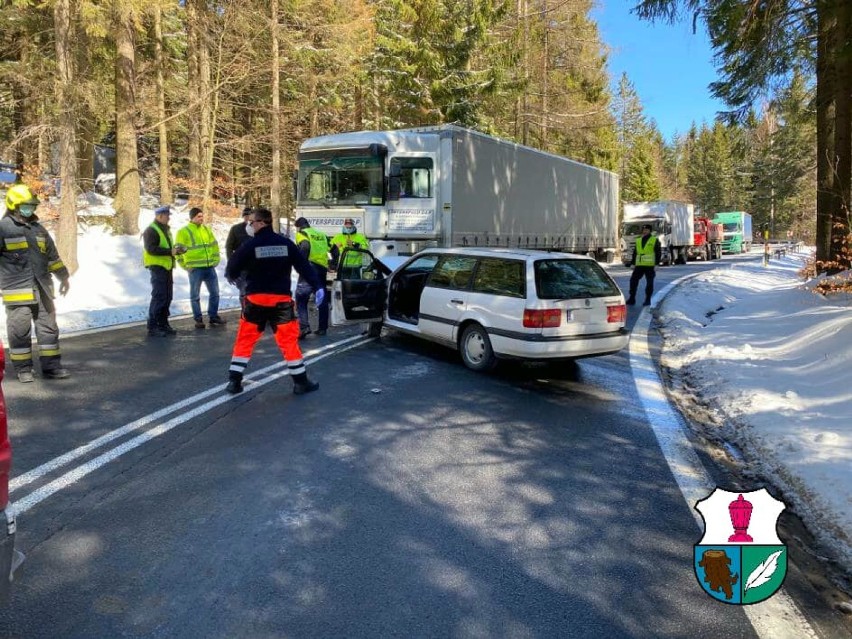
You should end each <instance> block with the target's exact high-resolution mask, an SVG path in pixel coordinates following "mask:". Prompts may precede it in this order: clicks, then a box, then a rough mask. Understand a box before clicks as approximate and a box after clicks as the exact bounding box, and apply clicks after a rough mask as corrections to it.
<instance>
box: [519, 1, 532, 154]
mask: <svg viewBox="0 0 852 639" xmlns="http://www.w3.org/2000/svg"><path fill="white" fill-rule="evenodd" d="M522 15H523V19H524V54H523V65H524V92H523V97H522V99H521V144H529V141H530V140H529V138H530V127H529V121H528V119H527V113H528V109H529V105H528V103H527V98H528V96H529V94H530V44H529V39H530V18H529V1H528V0H523V11H522Z"/></svg>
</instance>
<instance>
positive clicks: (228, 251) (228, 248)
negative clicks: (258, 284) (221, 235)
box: [225, 206, 251, 308]
mask: <svg viewBox="0 0 852 639" xmlns="http://www.w3.org/2000/svg"><path fill="white" fill-rule="evenodd" d="M250 219H251V207H250V206H247V207H246V208H244V209H243V221H242V222H237V223H236V224H234V225H233V226H232V227H231V230H230V231H228V238H227V239H226V240H225V257H226V258H227V259H229V260H230V259H231V256H232V255H233V254H234V253H236V251H237V249H238V248H240V247H241V246H242V245H243V244H245V243H246V242H247V241H248V240H249V234H248V231H247V230H246V229H247V227H248V224H249V220H250ZM234 284H235V285H236V287H237V289H239V291H240V308H244V307H245V302H246V278H245V276H243V275H241V276H240V277H238V278H236V279H235V280H234Z"/></svg>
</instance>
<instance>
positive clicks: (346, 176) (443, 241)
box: [295, 125, 619, 261]
mask: <svg viewBox="0 0 852 639" xmlns="http://www.w3.org/2000/svg"><path fill="white" fill-rule="evenodd" d="M295 182H296V184H295V192H296V210H295V215H296V217H305V218H306V219H307V220H308V221H309V222H310V223H311V226H313V227H314V228H318V229H320V230H322V231H324V232H325V233H327V234H329V235H333V234H336V233H339V232H340V228H341V226H342V224H343V221H344V220H345V219H346V218H352V219H353V220H355V224H356V226H357V227H358V230H359V231H361V232H362V233H364V234H365V235H366V236H367V238H368V239H369V240H371V249H372V250H373V252H374V253H376V254H377V255H383V254H394V253H398V254H410V253H413V252H416V251H418V250H420V249H423V248H429V247H441V248H448V247H453V246H474V247H476V246H484V247H489V246H490V247H510V248H524V249H527V248H530V249H544V250H560V251H570V252H576V253H586V254H592V255H594V256H595V257H597V258H598V259H601V260H603V259H607V260H610V261H611V260H612V259H613V257H614V255H615V251H616V249H617V247H618V190H619V185H618V175H617V174H615V173H612V172H611V171H605V170H602V169H597V168H595V167H592V166H588V165H585V164H582V163H580V162H576V161H574V160H569V159H567V158H564V157H560V156H557V155H553V154H551V153H545V152H543V151H538V150H536V149H532V148H529V147H525V146H522V145H520V144H515V143H513V142H508V141H506V140H502V139H499V138H496V137H493V136H490V135H485V134H483V133H479V132H477V131H473V130H470V129H464V128H461V127H457V126H452V125H442V126H435V127H424V128H416V129H403V130H398V131H361V132H354V133H341V134H337V135H327V136H322V137H316V138H310V139H308V140H305V141H304V142H303V143H302V145H301V147H300V149H299V156H298V172H297V174H296V178H295Z"/></svg>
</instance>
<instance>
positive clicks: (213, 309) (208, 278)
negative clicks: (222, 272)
mask: <svg viewBox="0 0 852 639" xmlns="http://www.w3.org/2000/svg"><path fill="white" fill-rule="evenodd" d="M202 282H204V286H206V287H207V297H208V300H207V316H208V317H219V277H218V276H217V275H216V269H215V268H214V267H212V266H208V267H207V268H194V269H192V270H191V271H190V272H189V303H190V305H191V306H192V316H193V317H194V318H195V321H197V322H198V321H201V319H202V317H201V283H202Z"/></svg>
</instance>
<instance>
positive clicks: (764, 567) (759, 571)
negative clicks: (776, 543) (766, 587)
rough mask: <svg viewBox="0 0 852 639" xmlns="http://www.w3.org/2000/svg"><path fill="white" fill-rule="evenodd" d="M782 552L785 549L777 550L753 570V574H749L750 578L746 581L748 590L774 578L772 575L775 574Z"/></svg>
mask: <svg viewBox="0 0 852 639" xmlns="http://www.w3.org/2000/svg"><path fill="white" fill-rule="evenodd" d="M782 552H784V551H783V550H776V551H775V552H774V553H772V554H771V555H769V557H767V558H766V560H765V561H764V562H762V563H761V564H760V565H759V566H758V567H757V568H755V569H754V570H752V571H751V574H750V575H749V576H748V580H747V581H746V585H745V589H746V590H748V589H749V588H757V587H758V586H762V585H763V584H765V583H766V582H767V581H769V580H770V579H771V578H772V575H774V574H775V571H776V570H777V569H778V557H779V556H781V553H782ZM743 592H745V591H743Z"/></svg>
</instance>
